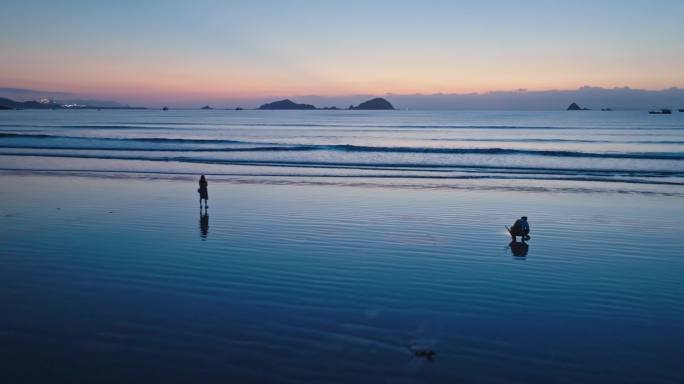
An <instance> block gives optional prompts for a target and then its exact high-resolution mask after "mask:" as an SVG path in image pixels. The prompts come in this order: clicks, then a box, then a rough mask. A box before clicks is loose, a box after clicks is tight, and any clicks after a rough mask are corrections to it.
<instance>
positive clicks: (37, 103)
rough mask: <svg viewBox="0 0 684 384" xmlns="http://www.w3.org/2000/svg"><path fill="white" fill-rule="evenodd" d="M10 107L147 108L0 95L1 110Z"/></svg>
mask: <svg viewBox="0 0 684 384" xmlns="http://www.w3.org/2000/svg"><path fill="white" fill-rule="evenodd" d="M8 109H147V108H146V107H131V106H128V105H123V106H99V105H86V104H63V103H59V102H56V101H54V100H52V99H41V100H30V101H16V100H12V99H8V98H4V97H0V110H8Z"/></svg>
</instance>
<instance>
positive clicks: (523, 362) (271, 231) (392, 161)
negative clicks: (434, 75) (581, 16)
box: [0, 110, 684, 384]
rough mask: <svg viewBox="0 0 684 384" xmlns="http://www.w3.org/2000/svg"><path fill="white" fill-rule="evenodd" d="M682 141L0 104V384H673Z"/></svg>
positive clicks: (510, 121)
mask: <svg viewBox="0 0 684 384" xmlns="http://www.w3.org/2000/svg"><path fill="white" fill-rule="evenodd" d="M683 143H684V114H673V115H670V116H667V115H648V114H647V113H646V112H638V111H614V112H600V111H583V112H565V111H560V112H505V111H499V112H494V111H449V112H442V111H377V112H375V111H219V110H212V111H190V110H188V111H183V110H171V111H166V112H162V111H152V110H147V111H125V110H120V111H114V110H102V111H96V110H88V111H85V110H81V111H30V110H23V111H2V112H0V202H1V203H0V218H1V220H0V281H2V284H3V287H2V289H1V290H0V308H2V309H3V312H2V314H3V315H2V316H0V372H1V375H2V377H3V382H7V383H32V382H51V383H52V382H69V383H80V382H83V383H86V382H98V383H121V382H126V383H151V382H164V383H187V382H201V383H225V382H235V383H311V382H316V383H382V382H391V383H456V382H459V383H620V384H624V383H672V384H674V383H681V382H684V368H682V365H681V361H682V359H684V321H682V319H683V318H684V280H683V279H682V276H684V261H683V260H682V255H684V240H682V234H681V231H682V228H683V227H684V204H682V202H683V200H682V197H684V187H683V183H684V180H683V178H682V177H683V175H684V145H683ZM200 174H205V175H206V176H207V179H208V181H209V197H210V198H209V208H208V210H207V212H203V211H202V210H200V209H199V204H198V195H197V186H198V185H197V181H198V178H199V175H200ZM523 215H526V216H528V217H529V221H530V226H531V233H530V234H531V239H530V240H529V241H528V242H527V243H526V244H521V243H519V242H518V243H511V239H510V236H509V235H508V234H507V232H506V229H505V227H504V226H505V225H509V226H510V225H511V224H512V223H513V221H514V220H515V219H517V218H519V217H520V216H523ZM419 351H433V352H434V353H435V354H434V356H432V359H427V358H426V357H425V356H424V355H421V354H420V353H418V355H417V354H416V353H417V352H419Z"/></svg>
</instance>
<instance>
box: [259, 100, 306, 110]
mask: <svg viewBox="0 0 684 384" xmlns="http://www.w3.org/2000/svg"><path fill="white" fill-rule="evenodd" d="M258 109H316V107H314V106H313V105H311V104H297V103H295V102H294V101H292V100H290V99H285V100H278V101H274V102H272V103H266V104H263V105H262V106H260V107H259V108H258Z"/></svg>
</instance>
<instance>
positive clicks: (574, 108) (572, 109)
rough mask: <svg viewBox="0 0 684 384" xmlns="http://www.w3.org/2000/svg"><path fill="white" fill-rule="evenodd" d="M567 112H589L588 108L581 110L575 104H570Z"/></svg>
mask: <svg viewBox="0 0 684 384" xmlns="http://www.w3.org/2000/svg"><path fill="white" fill-rule="evenodd" d="M567 110H568V111H590V109H589V108H582V107H580V106H579V105H577V103H572V104H570V106H569V107H568V109H567Z"/></svg>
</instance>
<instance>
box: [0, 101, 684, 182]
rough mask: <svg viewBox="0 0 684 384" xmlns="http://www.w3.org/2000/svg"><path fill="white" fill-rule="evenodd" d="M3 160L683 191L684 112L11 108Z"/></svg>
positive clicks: (178, 171) (78, 169)
mask: <svg viewBox="0 0 684 384" xmlns="http://www.w3.org/2000/svg"><path fill="white" fill-rule="evenodd" d="M1 117H2V120H0V156H2V157H1V158H0V169H3V170H30V171H51V172H62V173H67V172H68V173H81V174H83V173H87V174H97V173H117V174H124V173H126V174H136V173H137V174H145V175H146V176H147V177H163V178H173V177H179V176H182V175H196V174H201V173H206V174H211V175H212V176H213V177H214V178H220V179H234V180H235V179H250V180H252V181H254V180H260V181H261V182H268V181H274V182H278V183H281V182H283V183H302V182H303V183H312V182H314V183H315V182H320V183H333V184H349V183H360V182H361V183H368V184H378V185H402V186H412V187H417V188H440V187H444V188H473V189H510V190H527V189H534V190H561V191H563V190H577V189H580V190H591V191H595V192H600V191H617V192H645V193H651V192H653V193H673V194H681V193H682V191H683V189H682V186H683V185H684V178H683V176H684V114H681V113H679V114H677V113H675V114H673V115H649V114H647V113H645V112H643V111H612V112H601V111H580V112H577V111H558V112H548V111H546V112H504V111H499V112H489V111H476V112H467V111H224V110H212V111H197V110H176V111H174V110H171V111H159V110H145V111H120V110H102V111H96V110H74V111H61V110H60V111H31V110H24V111H11V112H3V115H1Z"/></svg>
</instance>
